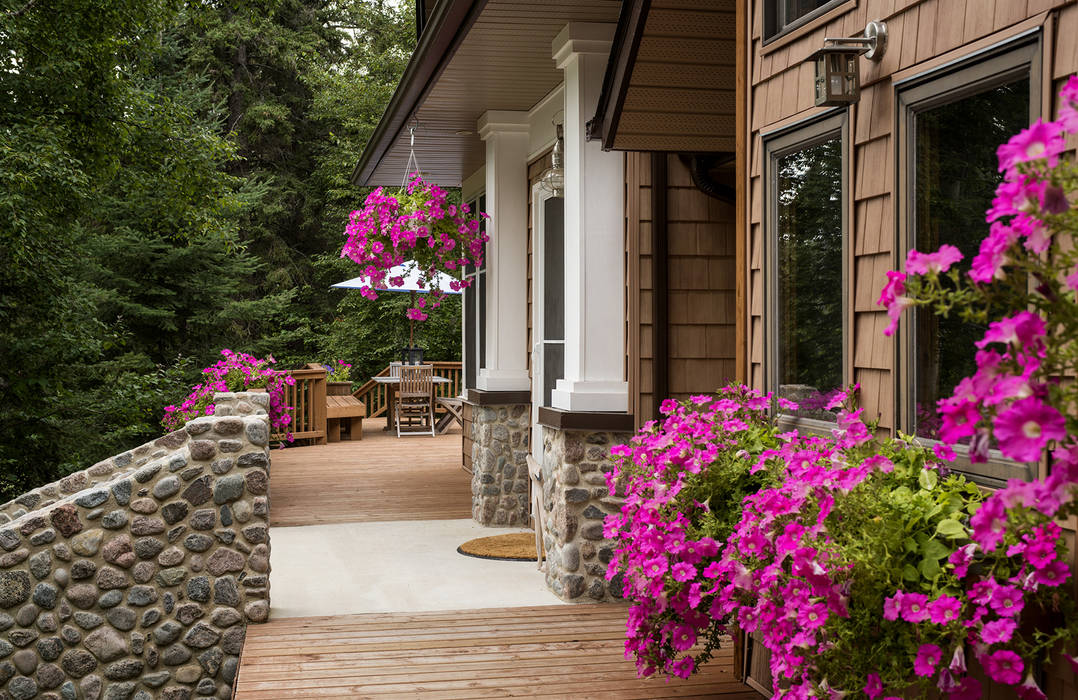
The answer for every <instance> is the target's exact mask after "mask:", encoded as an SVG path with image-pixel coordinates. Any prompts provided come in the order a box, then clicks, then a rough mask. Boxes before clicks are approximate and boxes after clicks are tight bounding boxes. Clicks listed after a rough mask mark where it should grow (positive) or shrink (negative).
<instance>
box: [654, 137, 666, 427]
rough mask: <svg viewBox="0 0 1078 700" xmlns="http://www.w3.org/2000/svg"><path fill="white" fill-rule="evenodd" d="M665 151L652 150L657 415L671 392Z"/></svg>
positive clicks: (655, 396)
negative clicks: (655, 151) (653, 151)
mask: <svg viewBox="0 0 1078 700" xmlns="http://www.w3.org/2000/svg"><path fill="white" fill-rule="evenodd" d="M666 158H667V156H666V154H665V153H652V154H651V280H652V283H651V288H652V289H653V290H654V292H653V298H654V300H655V302H654V303H655V308H654V310H653V311H652V326H651V342H652V354H651V369H652V372H653V373H654V374H653V376H652V379H651V382H652V383H651V387H652V395H651V396H652V399H653V401H654V402H655V415H656V416H659V415H662V412H661V411H660V410H659V406H661V405H662V402H663V400H664V399H666V398H667V397H668V396H669V394H670V352H669V349H670V348H669V343H670V314H669V311H670V303H669V296H670V294H669V292H670V285H669V280H668V278H669V274H668V272H669V267H668V264H667V260H668V257H669V256H668V251H667V229H666V224H667V221H666V219H667V217H666V186H667V163H666Z"/></svg>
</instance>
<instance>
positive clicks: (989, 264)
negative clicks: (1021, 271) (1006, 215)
mask: <svg viewBox="0 0 1078 700" xmlns="http://www.w3.org/2000/svg"><path fill="white" fill-rule="evenodd" d="M1017 240H1018V233H1017V232H1016V231H1014V229H1012V228H1011V227H1010V226H1007V225H1005V224H1002V223H1000V222H998V221H997V222H996V223H994V224H992V228H991V229H990V230H989V234H988V235H987V236H986V237H985V239H984V240H983V241H981V249H980V251H979V252H978V253H977V255H976V256H975V257H974V258H973V263H972V265H971V267H970V271H969V276H970V279H972V280H973V281H974V282H982V283H988V282H991V281H992V280H1001V279H1003V278H1004V277H1006V274H1005V273H1004V271H1003V268H1004V266H1005V265H1007V264H1008V263H1010V262H1011V257H1010V255H1009V253H1010V249H1011V246H1012V245H1014V243H1015V242H1016V241H1017Z"/></svg>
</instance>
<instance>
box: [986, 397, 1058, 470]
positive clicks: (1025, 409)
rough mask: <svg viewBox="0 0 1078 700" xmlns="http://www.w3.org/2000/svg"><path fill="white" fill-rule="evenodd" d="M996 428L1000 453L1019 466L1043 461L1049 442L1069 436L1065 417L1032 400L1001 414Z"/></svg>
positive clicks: (1017, 404) (1053, 409)
mask: <svg viewBox="0 0 1078 700" xmlns="http://www.w3.org/2000/svg"><path fill="white" fill-rule="evenodd" d="M994 427H995V435H996V439H997V440H999V449H1000V451H1001V452H1003V454H1004V455H1006V456H1008V457H1010V458H1011V459H1015V460H1018V461H1019V462H1033V461H1036V460H1038V459H1040V457H1041V453H1042V452H1043V450H1044V448H1045V446H1046V445H1047V444H1048V441H1049V440H1063V438H1065V437H1066V434H1067V425H1066V421H1065V420H1064V418H1063V416H1062V414H1060V412H1059V411H1057V410H1056V409H1055V408H1053V407H1051V406H1049V405H1048V404H1046V403H1044V402H1043V401H1041V400H1040V399H1038V398H1036V397H1032V396H1031V397H1028V398H1025V399H1021V400H1019V401H1015V402H1014V403H1013V404H1011V405H1010V406H1009V407H1008V408H1007V409H1005V410H1004V411H1002V412H1000V414H999V415H998V416H997V417H996V420H995V425H994Z"/></svg>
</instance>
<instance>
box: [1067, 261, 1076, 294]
mask: <svg viewBox="0 0 1078 700" xmlns="http://www.w3.org/2000/svg"><path fill="white" fill-rule="evenodd" d="M1065 281H1066V283H1067V286H1068V287H1070V288H1071V290H1073V291H1075V292H1078V264H1076V265H1075V266H1074V269H1073V270H1071V273H1070V274H1069V275H1067V279H1066V280H1065Z"/></svg>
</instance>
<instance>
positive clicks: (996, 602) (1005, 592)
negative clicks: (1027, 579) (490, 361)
mask: <svg viewBox="0 0 1078 700" xmlns="http://www.w3.org/2000/svg"><path fill="white" fill-rule="evenodd" d="M989 604H990V605H991V606H992V609H993V610H995V611H996V612H997V613H998V614H1000V615H1006V616H1010V617H1013V616H1016V615H1018V613H1020V612H1022V606H1023V602H1022V591H1020V590H1018V589H1017V588H1014V587H1013V586H999V587H997V588H996V590H994V591H992V600H991V601H989Z"/></svg>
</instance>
